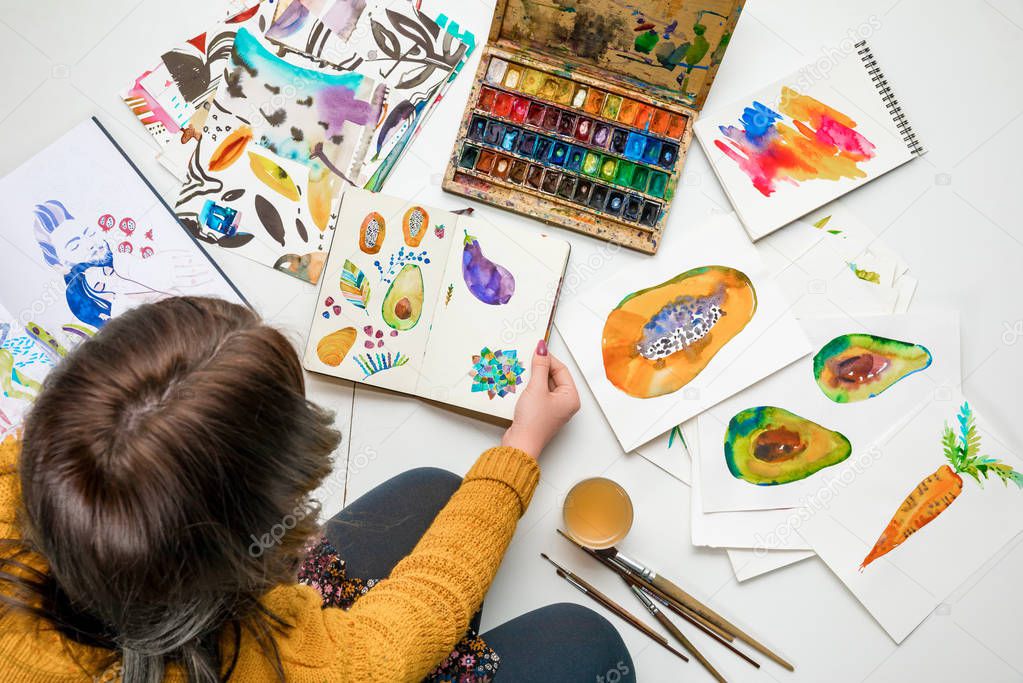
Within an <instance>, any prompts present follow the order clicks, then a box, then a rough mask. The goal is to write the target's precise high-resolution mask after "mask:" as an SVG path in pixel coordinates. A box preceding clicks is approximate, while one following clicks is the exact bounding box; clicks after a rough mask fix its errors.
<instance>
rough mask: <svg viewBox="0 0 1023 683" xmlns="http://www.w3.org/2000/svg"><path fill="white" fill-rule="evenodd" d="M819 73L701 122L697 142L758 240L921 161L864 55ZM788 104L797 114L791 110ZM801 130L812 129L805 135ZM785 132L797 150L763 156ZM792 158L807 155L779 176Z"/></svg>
mask: <svg viewBox="0 0 1023 683" xmlns="http://www.w3.org/2000/svg"><path fill="white" fill-rule="evenodd" d="M814 72H815V70H813V69H810V68H804V69H800V70H799V71H797V72H795V73H793V74H790V75H788V76H786V77H785V78H782V79H780V80H778V81H776V82H775V83H772V84H770V85H768V86H765V87H764V88H761V89H759V90H757V91H755V92H753V93H750V95H749V96H748V97H744V98H743V99H741V100H739V101H737V102H734V103H732V104H729V105H726V106H723V107H719V108H717V109H715V110H714V111H711V112H704V113H703V114H701V116H700V120H699V121H697V123H696V126H695V130H696V135H697V138H698V139H699V141H700V144H701V145H702V147H703V149H704V151H705V152H706V153H707V157H708V158H709V160H710V162H711V166H712V167H713V169H714V172H715V173H716V174H717V177H718V179H719V180H720V181H721V184H722V185H723V186H724V188H725V192H726V193H727V194H728V196H729V199H731V202H732V206H734V207H735V210H736V212H737V213H738V214H739V215H740V217H741V218H742V222H743V223H744V224H745V226H746V229H747V230H748V231H749V234H750V236H751V237H752V238H753V239H759V238H760V237H763V236H764V235H767V234H769V233H771V232H773V231H774V230H777V229H778V228H780V227H782V226H783V225H786V224H787V223H789V222H791V221H793V220H795V219H797V218H799V217H800V216H803V215H805V214H807V213H808V212H810V211H813V210H814V209H816V208H818V207H820V206H822V205H823V204H826V203H827V202H829V201H831V200H833V199H835V198H837V197H840V196H842V195H843V194H845V193H847V192H849V191H851V190H854V189H856V188H857V187H859V186H860V185H863V184H864V183H866V182H869V181H871V180H873V179H874V178H877V177H878V176H881V175H883V174H884V173H887V172H888V171H890V170H892V169H893V168H895V167H897V166H900V165H901V164H904V163H906V162H907V161H909V160H910V159H912V158H913V154H912V153H911V152H910V150H909V148H908V146H907V143H906V142H905V141H904V140H903V137H904V134H903V133H902V132H901V131H900V130H899V129H898V128H896V126H895V124H894V122H893V121H892V116H891V113H890V112H889V111H888V110H887V109H886V105H885V102H884V100H883V99H882V97H881V95H880V94H879V93H878V91H877V86H876V83H875V82H874V81H873V80H872V79H871V75H870V73H869V72H868V69H867V67H865V66H864V64H863V62H862V60H861V57H860V55H858V54H857V53H856V52H851V53H849V54H848V55H846V56H845V57H844V58H842V59H840V60H839V61H838V62H837V63H836V64H834V65H833V68H832V69H831V70H830V71H829V72H828V76H827V78H819V79H813V78H812V77H811V76H810V74H811V73H814ZM783 88H789V89H792V90H794V91H795V93H796V94H797V95H805V96H809V97H811V98H814V99H815V100H817V101H818V103H823V105H825V106H826V107H827V109H824V110H820V109H819V107H818V106H817V105H813V104H809V105H807V104H804V103H803V102H801V101H797V100H795V99H794V98H789V97H786V96H784V95H783ZM787 104H788V106H791V107H793V109H791V110H789V111H787V112H786V110H785V108H786V105H787ZM828 109H830V111H828ZM800 126H804V128H803V130H802V131H800V132H797V129H798V128H799V127H800ZM785 130H787V131H789V132H791V134H792V137H793V140H794V141H793V143H792V144H788V145H785V146H784V147H783V148H781V149H776V150H775V151H773V152H772V153H769V154H768V153H762V152H761V151H758V150H764V149H766V147H767V146H768V145H771V144H774V143H776V142H777V141H778V140H779V139H780V136H781V135H784V134H785V133H784V131H785ZM859 136H862V137H859ZM730 138H733V139H730ZM734 138H738V139H739V140H738V142H736V141H735V140H734ZM795 140H798V142H795ZM814 142H817V143H821V144H822V149H821V155H822V156H821V157H820V158H817V157H815V156H811V155H809V154H804V153H801V152H794V150H807V149H810V148H812V146H813V144H814ZM739 147H742V149H741V150H740V149H738V148H739ZM825 148H826V149H825ZM840 149H844V150H846V151H844V152H840ZM786 153H791V154H794V156H796V157H799V162H798V163H796V164H793V166H794V168H795V169H796V170H795V171H794V172H793V173H792V174H791V175H790V176H789V177H785V175H784V174H783V175H781V176H779V175H778V174H776V173H775V171H774V168H775V167H776V166H778V165H780V166H782V167H785V166H787V165H788V164H786V163H785V161H784V158H783V157H784V155H785V154H786ZM729 155H732V156H734V157H736V158H735V159H733V158H729ZM779 159H782V161H781V163H780V164H779V163H778V160H779ZM838 159H842V160H843V161H842V162H838V161H837V160H838ZM740 164H743V165H748V166H749V168H748V169H746V170H744V169H743V167H742V166H741V165H740ZM754 180H756V182H754Z"/></svg>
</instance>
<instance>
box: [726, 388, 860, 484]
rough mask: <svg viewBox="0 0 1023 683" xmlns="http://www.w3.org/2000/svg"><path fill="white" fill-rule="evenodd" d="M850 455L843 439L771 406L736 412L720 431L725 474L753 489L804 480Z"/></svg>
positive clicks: (806, 420) (847, 441)
mask: <svg viewBox="0 0 1023 683" xmlns="http://www.w3.org/2000/svg"><path fill="white" fill-rule="evenodd" d="M851 453H852V445H851V444H850V443H849V439H847V438H845V436H844V435H842V434H840V433H838V432H836V431H833V430H831V429H828V428H826V427H823V426H821V425H819V424H817V423H816V422H813V421H812V420H808V419H806V418H804V417H800V416H799V415H796V414H795V413H791V412H789V411H788V410H785V409H784V408H776V407H774V406H758V407H756V408H748V409H746V410H743V411H740V412H739V413H737V414H736V415H735V416H734V417H732V419H731V420H730V421H729V423H728V430H727V431H726V432H725V462H726V463H727V464H728V471H729V472H731V473H732V476H733V477H735V478H736V479H742V480H743V481H746V482H749V483H750V484H756V485H758V486H775V485H778V484H789V483H791V482H794V481H799V480H800V479H806V478H807V477H809V476H810V475H812V474H815V473H817V472H819V471H821V470H822V469H824V468H826V467H831V466H833V465H837V464H838V463H840V462H842V461H843V460H845V459H846V458H848V457H849V455H850V454H851Z"/></svg>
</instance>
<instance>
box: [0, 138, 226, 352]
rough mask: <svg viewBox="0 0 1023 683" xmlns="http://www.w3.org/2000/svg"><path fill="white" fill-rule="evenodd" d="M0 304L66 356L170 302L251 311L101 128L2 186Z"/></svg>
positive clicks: (62, 144) (60, 145)
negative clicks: (214, 300)
mask: <svg viewBox="0 0 1023 683" xmlns="http://www.w3.org/2000/svg"><path fill="white" fill-rule="evenodd" d="M0 202H2V204H3V206H4V213H5V217H6V220H5V222H4V224H3V227H2V228H0V230H2V237H3V238H4V240H5V241H6V243H7V245H8V246H7V247H6V248H5V252H4V253H5V263H4V267H3V268H0V300H2V303H3V305H4V306H5V307H6V308H7V310H9V311H10V312H11V313H13V314H14V315H15V316H16V317H17V319H18V320H19V322H21V323H23V324H25V326H26V327H30V325H29V323H33V324H34V325H36V326H38V327H39V329H40V334H49V335H50V336H52V338H53V340H54V341H55V342H57V343H58V344H59V345H60V346H61V347H62V348H71V347H73V346H74V345H75V344H77V343H78V342H79V341H80V340H81V339H83V338H87V337H90V336H92V335H93V334H95V332H96V331H97V330H98V329H99V328H100V327H102V326H103V325H104V324H105V323H106V321H107V320H109V319H110V318H112V317H115V316H117V315H120V314H121V313H123V312H124V311H126V310H128V309H130V308H133V307H135V306H138V305H140V304H144V303H149V302H152V301H157V300H159V299H163V298H165V297H168V296H175V295H189V296H216V297H221V298H224V299H227V300H228V301H232V302H235V303H244V300H243V299H242V297H241V296H240V295H239V294H238V293H237V291H236V290H235V289H234V287H233V285H231V283H230V282H229V281H228V280H227V279H226V278H225V277H224V276H223V274H222V273H221V272H220V270H219V269H218V268H217V266H216V265H215V264H214V263H213V261H212V260H210V258H209V257H208V256H207V255H206V254H205V253H204V252H203V251H202V249H201V248H200V247H199V246H198V245H197V244H196V243H195V242H194V241H193V240H192V239H191V238H190V237H189V236H188V234H187V233H185V231H184V230H182V229H181V226H179V225H178V223H177V222H176V221H175V220H174V215H173V214H172V213H171V212H170V210H169V209H168V207H167V205H166V204H164V203H163V201H162V200H161V199H160V197H159V196H158V195H157V194H156V193H155V192H154V191H153V190H152V189H151V188H150V187H149V186H148V185H147V184H146V182H145V180H143V178H142V176H140V175H139V174H138V172H137V171H136V170H135V169H134V168H133V167H132V166H131V165H130V163H129V162H128V160H127V159H126V158H125V157H124V156H123V155H122V153H121V151H120V150H119V149H118V148H117V147H116V146H115V145H114V144H113V142H111V139H110V138H108V137H107V135H106V133H105V131H104V130H103V129H102V128H101V127H100V126H99V124H98V123H97V122H95V121H93V120H89V121H85V122H83V123H82V124H80V125H79V126H77V127H76V128H74V129H72V130H71V131H70V132H69V133H67V134H65V135H64V136H63V137H61V138H60V139H59V140H57V141H56V142H55V143H53V144H52V145H50V146H49V147H47V148H46V149H44V150H43V151H42V152H40V153H39V154H37V155H36V156H34V157H33V158H32V159H30V160H29V161H27V162H26V163H25V164H23V165H22V166H21V167H19V168H17V169H16V170H14V171H12V172H11V173H10V174H9V175H7V176H6V177H5V178H3V179H0Z"/></svg>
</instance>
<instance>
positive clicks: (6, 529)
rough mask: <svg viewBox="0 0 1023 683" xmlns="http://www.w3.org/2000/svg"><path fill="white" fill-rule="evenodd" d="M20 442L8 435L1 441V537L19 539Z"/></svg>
mask: <svg viewBox="0 0 1023 683" xmlns="http://www.w3.org/2000/svg"><path fill="white" fill-rule="evenodd" d="M20 450H21V447H20V444H19V442H18V441H17V440H16V439H15V438H14V437H13V436H8V437H7V438H6V439H5V440H3V441H2V442H0V538H2V539H7V540H18V539H20V538H21V535H20V534H19V533H18V528H17V525H16V524H15V518H16V515H17V510H18V505H19V503H20V501H21V487H20V486H19V485H18V453H19V452H20Z"/></svg>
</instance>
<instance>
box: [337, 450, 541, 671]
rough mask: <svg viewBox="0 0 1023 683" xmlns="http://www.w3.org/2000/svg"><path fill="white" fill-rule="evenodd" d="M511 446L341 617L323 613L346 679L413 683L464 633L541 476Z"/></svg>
mask: <svg viewBox="0 0 1023 683" xmlns="http://www.w3.org/2000/svg"><path fill="white" fill-rule="evenodd" d="M539 476H540V473H539V468H538V466H537V464H536V461H535V460H534V459H533V458H530V457H529V456H528V455H526V454H525V453H523V452H521V451H518V450H516V449H512V448H493V449H491V450H489V451H486V452H485V453H483V455H482V456H480V458H479V460H477V461H476V464H475V465H473V467H472V469H470V470H469V473H468V474H467V475H466V477H465V481H464V482H463V484H462V486H461V487H460V488H459V489H458V490H457V491H456V492H455V494H454V495H453V496H452V497H451V500H450V501H449V502H448V504H447V505H446V506H445V507H444V508H443V509H442V510H441V512H440V513H439V514H438V515H437V518H436V519H435V521H434V523H433V524H432V525H431V526H430V528H429V529H428V530H427V532H426V534H424V535H423V537H422V539H421V540H420V541H419V544H418V545H417V546H416V547H415V549H414V550H413V551H412V553H411V554H409V555H408V557H406V558H405V559H404V560H402V561H401V562H400V563H398V565H397V566H396V567H395V568H394V570H393V571H392V572H391V576H390V577H389V578H388V579H387V580H385V581H382V582H381V583H379V584H377V585H376V586H374V587H373V589H372V590H370V591H369V593H367V594H366V595H365V596H363V597H362V598H360V599H359V601H358V602H357V603H356V604H355V606H354V607H353V608H352V609H351V610H349V611H348V612H342V611H340V610H333V609H328V610H324V611H323V618H324V620H325V626H326V627H327V630H328V631H329V632H331V633H333V634H335V636H334V637H335V638H336V641H335V642H336V643H337V645H338V649H339V653H338V654H339V661H338V664H339V670H338V673H339V674H341V678H342V679H343V680H346V681H347V680H352V681H356V680H358V681H367V680H387V681H419V680H422V678H423V677H424V676H425V675H427V674H428V673H429V672H430V671H431V670H432V669H433V668H434V667H435V666H436V665H437V664H438V663H439V662H440V661H441V660H442V659H443V658H444V657H445V656H447V655H448V654H449V653H450V652H451V650H452V649H453V648H454V646H455V644H456V643H457V642H458V641H459V640H460V639H461V638H462V637H463V636H464V635H465V632H466V630H467V629H468V627H469V621H470V620H471V619H472V616H473V614H475V613H476V611H477V610H478V609H479V607H480V605H481V604H482V603H483V597H484V595H485V594H486V592H487V589H488V588H489V587H490V583H491V582H492V581H493V579H494V575H495V574H496V573H497V569H498V567H499V566H500V564H501V559H502V557H503V556H504V553H505V550H506V549H507V548H508V544H509V543H510V542H511V538H512V534H513V533H514V532H515V525H516V524H517V522H518V519H519V517H521V516H522V514H523V512H525V510H526V507H527V506H528V505H529V501H530V499H531V498H532V496H533V491H534V490H535V488H536V485H537V482H538V480H539Z"/></svg>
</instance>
